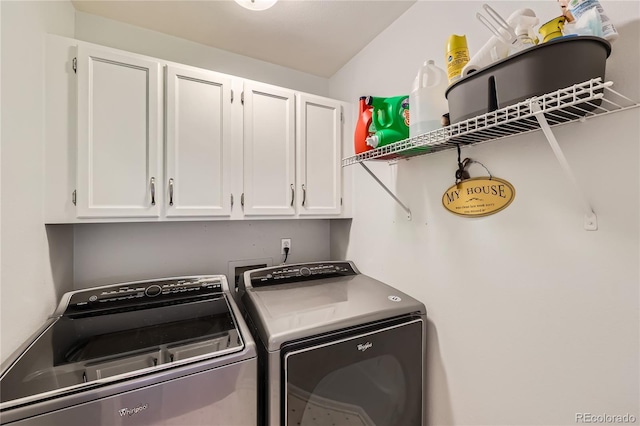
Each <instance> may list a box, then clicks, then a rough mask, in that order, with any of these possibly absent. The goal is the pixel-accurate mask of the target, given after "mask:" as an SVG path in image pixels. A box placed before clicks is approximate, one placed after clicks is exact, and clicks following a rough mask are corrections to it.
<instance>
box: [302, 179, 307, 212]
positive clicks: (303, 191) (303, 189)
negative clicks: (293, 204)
mask: <svg viewBox="0 0 640 426" xmlns="http://www.w3.org/2000/svg"><path fill="white" fill-rule="evenodd" d="M306 202H307V188H306V187H305V186H304V183H303V184H302V207H304V203H306Z"/></svg>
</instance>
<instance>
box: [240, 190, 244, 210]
mask: <svg viewBox="0 0 640 426" xmlns="http://www.w3.org/2000/svg"><path fill="white" fill-rule="evenodd" d="M240 205H241V206H242V207H244V192H243V193H242V195H241V196H240Z"/></svg>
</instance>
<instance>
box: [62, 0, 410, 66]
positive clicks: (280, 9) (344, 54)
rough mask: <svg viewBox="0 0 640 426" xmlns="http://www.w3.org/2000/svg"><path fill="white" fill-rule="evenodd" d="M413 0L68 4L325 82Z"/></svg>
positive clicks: (85, 0)
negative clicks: (257, 6)
mask: <svg viewBox="0 0 640 426" xmlns="http://www.w3.org/2000/svg"><path fill="white" fill-rule="evenodd" d="M415 1H416V0H389V1H384V0H279V1H278V2H277V3H276V4H275V5H274V6H273V7H272V8H270V9H267V10H264V11H251V10H247V9H245V8H243V7H241V6H239V5H238V4H236V3H235V2H234V1H233V0H205V1H203V0H199V1H193V0H170V1H166V0H161V1H157V0H138V1H113V0H106V1H103V0H73V1H72V3H73V5H74V6H75V8H76V10H79V11H82V12H86V13H90V14H93V15H99V16H102V17H105V18H109V19H113V20H116V21H121V22H125V23H127V24H131V25H135V26H138V27H143V28H147V29H150V30H154V31H159V32H162V33H165V34H170V35H173V36H176V37H180V38H184V39H187V40H191V41H194V42H197V43H202V44H205V45H208V46H212V47H216V48H219V49H223V50H226V51H229V52H233V53H237V54H240V55H244V56H248V57H251V58H255V59H260V60H263V61H267V62H271V63H274V64H278V65H282V66H284V67H287V68H292V69H295V70H299V71H303V72H307V73H310V74H313V75H317V76H320V77H331V76H332V75H333V74H334V73H335V72H336V71H338V70H339V69H340V68H341V67H342V66H343V65H344V64H346V63H347V62H348V61H349V60H350V59H351V58H352V57H353V56H354V55H355V54H356V53H358V52H359V51H360V50H361V49H362V48H363V47H365V46H366V45H367V44H368V43H369V42H370V41H371V40H373V39H374V38H375V37H376V36H377V35H378V34H379V33H380V32H381V31H383V30H384V29H385V28H387V27H388V26H389V25H390V24H391V23H392V22H393V21H395V20H396V19H397V18H398V17H399V16H400V15H402V14H403V13H404V12H405V11H406V10H407V9H408V8H409V7H411V6H412V5H413V4H414V3H415Z"/></svg>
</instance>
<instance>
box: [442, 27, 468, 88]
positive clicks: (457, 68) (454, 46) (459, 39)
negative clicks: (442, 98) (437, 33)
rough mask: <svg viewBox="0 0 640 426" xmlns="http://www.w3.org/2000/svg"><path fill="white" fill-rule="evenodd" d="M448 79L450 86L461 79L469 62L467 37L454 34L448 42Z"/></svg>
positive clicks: (446, 61) (446, 57)
mask: <svg viewBox="0 0 640 426" xmlns="http://www.w3.org/2000/svg"><path fill="white" fill-rule="evenodd" d="M446 51H447V54H446V55H445V58H444V59H445V63H446V64H447V78H448V79H449V84H451V83H453V82H454V81H456V80H458V79H459V78H460V75H461V73H462V68H464V66H465V65H467V63H468V62H469V49H468V48H467V36H464V35H461V36H459V35H456V34H453V35H451V36H449V39H448V40H447V49H446Z"/></svg>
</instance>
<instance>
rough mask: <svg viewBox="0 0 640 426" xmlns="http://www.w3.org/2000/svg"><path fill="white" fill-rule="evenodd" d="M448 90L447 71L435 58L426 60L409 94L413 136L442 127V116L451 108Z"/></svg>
mask: <svg viewBox="0 0 640 426" xmlns="http://www.w3.org/2000/svg"><path fill="white" fill-rule="evenodd" d="M446 90H447V74H446V73H445V71H444V70H443V69H441V68H438V66H436V64H435V62H434V61H433V60H429V61H427V62H425V63H424V64H423V65H422V67H421V68H420V70H419V71H418V75H417V76H416V78H415V80H414V81H413V87H412V90H411V94H410V95H409V111H411V121H410V125H409V135H410V136H411V137H412V138H413V137H415V136H417V135H420V134H423V133H427V132H430V131H431V130H435V129H438V128H440V127H441V123H440V122H441V118H442V116H443V115H444V114H446V113H447V111H448V110H449V105H448V103H447V98H446V97H445V91H446Z"/></svg>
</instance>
